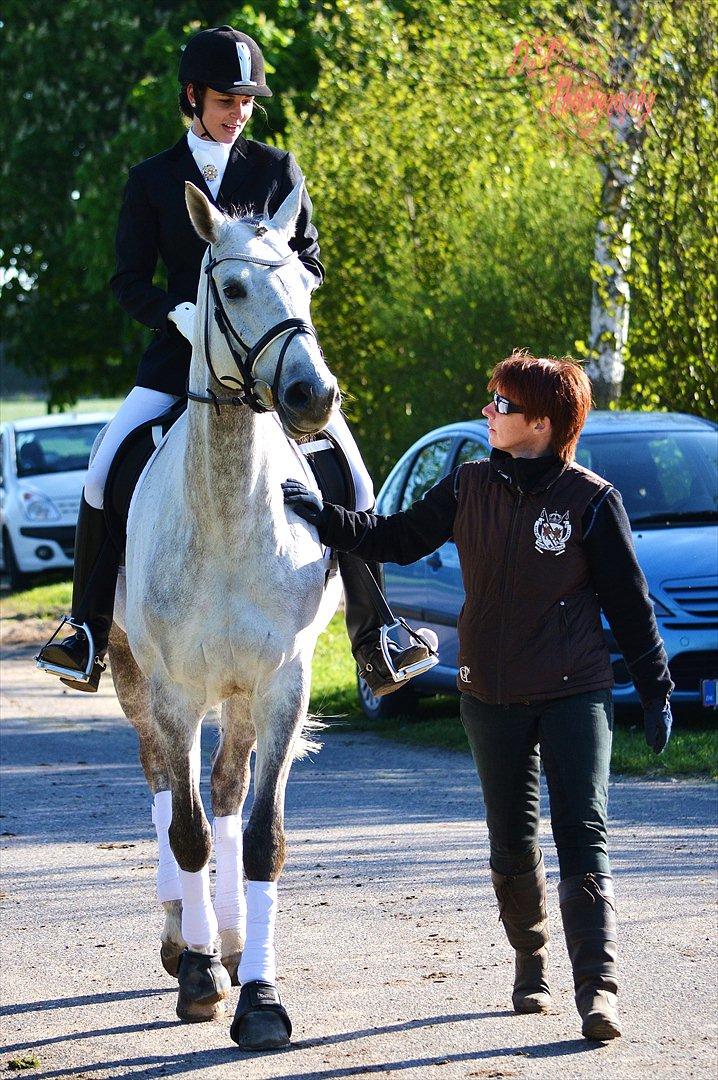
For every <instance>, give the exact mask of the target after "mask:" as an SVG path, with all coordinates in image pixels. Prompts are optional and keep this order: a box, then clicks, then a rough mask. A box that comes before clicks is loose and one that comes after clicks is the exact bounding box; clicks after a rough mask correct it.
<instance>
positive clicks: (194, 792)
mask: <svg viewBox="0 0 718 1080" xmlns="http://www.w3.org/2000/svg"><path fill="white" fill-rule="evenodd" d="M150 708H151V714H152V720H153V724H154V727H155V730H156V732H157V736H158V740H159V742H160V745H161V746H162V749H163V751H164V758H165V761H166V763H167V769H168V772H169V777H170V785H171V791H172V822H171V824H170V828H169V839H170V845H171V847H172V851H173V853H174V856H175V858H176V860H177V864H178V866H179V880H180V886H181V890H182V936H183V938H184V939H185V941H187V943H188V947H187V949H186V950H185V952H183V953H182V956H181V957H180V964H179V971H178V981H179V995H178V998H177V1015H178V1016H179V1018H180V1019H181V1020H185V1021H188V1022H191V1023H196V1022H201V1021H206V1020H215V1019H217V1018H218V1017H220V1016H221V1015H222V1014H223V1012H224V999H225V998H226V997H227V995H228V994H229V990H230V986H231V983H230V978H229V975H228V974H227V972H226V971H225V969H224V968H223V967H222V964H221V961H220V954H219V950H218V949H217V942H216V939H217V936H218V928H217V917H216V915H215V913H214V908H213V907H212V899H211V895H210V887H209V866H208V862H209V857H210V853H211V847H212V845H211V838H210V830H209V825H208V822H207V818H206V817H205V814H204V809H203V807H202V800H201V797H200V793H199V779H200V777H199V768H198V756H199V745H200V736H201V721H202V713H203V708H202V705H201V704H199V703H198V702H195V701H192V700H191V699H190V698H189V697H188V696H187V695H186V694H185V693H184V692H183V691H182V690H181V689H180V688H179V687H177V686H174V685H172V684H168V683H161V682H159V681H157V682H154V681H153V682H152V683H151V684H150Z"/></svg>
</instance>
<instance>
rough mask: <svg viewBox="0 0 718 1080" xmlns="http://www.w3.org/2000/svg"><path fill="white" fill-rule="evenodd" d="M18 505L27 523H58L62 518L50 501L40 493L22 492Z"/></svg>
mask: <svg viewBox="0 0 718 1080" xmlns="http://www.w3.org/2000/svg"><path fill="white" fill-rule="evenodd" d="M20 503H21V505H22V509H23V513H24V515H25V517H26V518H27V519H28V521H58V520H59V519H60V518H61V517H62V514H61V513H60V511H59V510H58V508H57V507H56V506H55V504H54V502H53V501H52V499H49V498H48V497H47V495H43V494H42V492H40V491H23V493H22V495H21V496H20Z"/></svg>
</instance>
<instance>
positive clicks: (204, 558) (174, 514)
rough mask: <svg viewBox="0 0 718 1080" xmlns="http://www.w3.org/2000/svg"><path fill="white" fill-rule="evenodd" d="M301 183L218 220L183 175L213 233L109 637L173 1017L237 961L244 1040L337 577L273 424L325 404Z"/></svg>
mask: <svg viewBox="0 0 718 1080" xmlns="http://www.w3.org/2000/svg"><path fill="white" fill-rule="evenodd" d="M300 198H301V185H298V186H297V187H296V188H295V189H294V190H293V191H292V192H291V194H290V195H289V196H288V197H287V198H286V200H285V201H284V203H283V204H282V206H281V207H280V208H279V210H278V211H277V212H276V214H275V215H274V216H273V217H272V218H271V219H269V218H267V217H266V216H264V217H263V218H256V217H255V218H227V217H225V216H224V215H223V214H221V213H220V212H219V211H218V210H216V209H215V208H214V207H213V206H212V204H211V203H210V202H209V201H208V200H207V199H206V198H205V196H204V195H203V194H202V193H201V192H200V191H199V190H198V189H197V188H195V187H194V186H193V185H192V184H189V183H188V184H187V185H186V199H187V206H188V209H189V213H190V217H191V219H192V222H193V224H194V227H195V229H196V230H197V232H198V234H199V235H200V236H201V237H202V238H203V239H204V240H206V241H207V242H208V244H209V245H210V247H209V248H208V251H207V254H206V256H205V259H204V262H203V266H202V274H201V280H200V285H199V291H198V299H197V309H196V318H195V323H194V340H193V351H192V361H191V367H190V383H189V386H190V401H189V404H188V408H187V411H186V413H185V414H184V415H183V416H182V417H181V419H180V420H179V421H177V423H176V424H175V426H174V427H173V428H172V429H171V431H170V433H169V435H168V436H167V438H166V439H165V441H164V443H163V444H162V445H161V447H160V450H159V451H158V453H157V454H156V455H155V458H154V459H153V461H152V463H151V465H150V466H149V468H148V469H147V470H146V472H145V476H144V479H143V481H142V483H141V486H140V487H139V489H138V491H137V493H136V495H135V498H134V500H133V505H132V507H131V511H130V517H129V522H128V530H127V551H126V565H127V570H126V588H125V587H123V583H122V579H121V580H120V587H119V589H118V602H117V608H116V616H115V625H114V626H113V631H112V634H111V638H110V649H109V653H110V660H111V664H112V673H113V677H114V681H115V687H116V690H117V695H118V698H119V700H120V704H121V705H122V708H123V710H124V712H125V714H126V716H127V718H128V719H129V720H130V722H131V723H132V724H133V726H134V727H135V728H136V730H137V733H138V735H139V743H140V756H141V760H142V765H143V768H144V771H145V775H146V777H147V781H148V784H149V786H150V789H151V790H152V793H153V795H154V797H155V798H154V808H153V818H154V821H155V825H156V828H157V834H158V840H159V850H160V859H159V868H158V896H159V898H160V899H161V900H162V901H163V902H164V907H165V910H166V921H165V928H164V932H163V935H162V960H163V963H164V964H165V967H166V968H167V970H168V971H170V972H171V973H175V971H177V969H178V978H179V998H178V1003H177V1013H178V1015H179V1016H180V1017H181V1018H183V1019H186V1020H208V1019H213V1018H215V1017H216V1016H218V1015H221V1013H222V1011H223V1009H224V1005H223V999H224V998H225V997H226V996H227V993H228V991H229V986H230V975H232V976H233V980H232V981H235V982H236V981H237V975H238V981H239V983H240V984H241V985H242V991H241V995H240V1002H239V1005H238V1007H237V1014H236V1016H235V1020H234V1023H233V1025H232V1032H231V1034H232V1038H233V1039H235V1041H236V1042H238V1043H239V1044H240V1045H241V1046H243V1047H246V1048H252V1049H259V1048H266V1047H273V1046H281V1045H285V1044H286V1043H287V1042H288V1040H289V1035H290V1033H291V1024H290V1022H289V1018H288V1016H287V1014H286V1012H285V1010H284V1007H283V1006H282V1005H281V1003H280V1002H279V997H278V995H277V993H276V989H275V987H274V983H275V960H274V943H273V932H274V920H275V915H276V904H277V901H276V882H277V879H278V877H279V875H280V873H281V870H282V866H283V863H284V857H285V843H284V794H285V787H286V783H287V778H288V775H289V769H290V766H291V763H292V760H293V758H294V757H295V756H297V754H298V753H299V752H301V750H302V747H303V746H304V745H306V744H305V742H304V739H303V734H302V733H303V729H305V728H306V720H307V706H308V701H309V688H310V674H311V662H312V654H313V652H314V648H315V645H316V641H317V637H318V635H319V633H320V632H321V631H322V630H323V629H324V628H325V627H326V625H327V623H328V622H329V619H330V618H331V616H332V614H333V613H334V611H335V610H336V608H337V605H338V601H339V596H340V592H341V582H340V579H339V577H338V575H337V576H330V578H329V581H328V584H327V582H326V577H327V562H326V555H325V552H324V549H323V548H322V546H321V545H320V543H319V540H318V538H317V535H316V533H315V531H314V530H313V529H312V528H311V527H309V526H308V525H307V524H306V523H305V522H304V521H302V520H301V519H300V518H298V517H296V516H295V515H294V514H293V513H292V512H291V511H289V510H288V509H287V508H286V507H285V505H284V502H283V497H282V489H281V482H282V481H283V480H285V479H286V478H287V477H289V476H298V477H301V478H302V480H303V481H304V482H305V483H306V482H307V475H306V473H305V471H304V470H303V468H302V465H301V462H300V456H299V453H298V451H297V450H296V448H295V446H294V445H293V444H291V443H290V442H289V441H288V440H287V438H286V435H285V431H286V432H287V433H288V434H289V435H291V436H294V437H297V436H299V435H301V434H305V433H310V432H314V431H317V430H319V429H321V428H322V427H323V426H324V425H325V424H326V422H327V421H328V420H329V418H330V416H331V414H332V413H333V411H334V410H335V409H337V408H338V405H339V392H338V388H337V384H336V380H335V379H334V377H333V376H332V375H331V373H330V372H329V370H328V368H327V366H326V364H325V363H324V359H323V356H322V353H321V350H320V348H319V346H318V344H317V340H316V335H315V333H314V330H313V328H312V324H311V319H310V312H309V307H310V294H311V286H312V282H313V279H312V275H311V274H309V272H308V271H307V270H306V269H305V268H304V267H303V266H302V263H301V262H300V261H299V259H298V257H297V256H296V254H295V253H294V252H292V251H291V249H290V247H289V240H290V239H291V237H292V236H293V234H294V230H295V223H296V219H297V215H298V213H299V208H300ZM278 420H279V421H281V423H280V422H278ZM283 429H284V430H283ZM309 482H310V483H311V482H312V481H311V480H310V481H309ZM219 703H221V738H220V744H219V748H218V750H217V753H216V755H215V757H214V761H213V766H212V777H211V792H212V811H213V814H214V839H215V845H214V846H215V854H216V859H217V870H216V883H215V884H216V887H215V900H214V905H213V903H212V899H211V896H210V889H209V868H208V860H209V858H210V853H211V848H212V843H211V837H210V827H209V824H208V822H207V818H206V817H205V813H204V810H203V807H202V803H201V800H200V794H199V786H198V783H199V758H198V752H199V738H200V724H201V721H202V717H203V716H204V714H205V713H206V712H207V711H208V710H209V709H210V708H212V707H213V706H215V705H217V704H219ZM252 749H256V766H255V772H254V803H253V806H252V813H251V816H250V818H249V822H248V824H247V828H246V830H245V832H244V840H242V829H241V814H242V804H243V802H244V799H245V797H246V794H247V790H248V787H249V779H250V764H249V762H250V754H251V751H252ZM242 863H243V865H244V873H245V875H246V878H247V896H246V902H245V897H244V889H243V874H242ZM180 905H181V906H180ZM180 918H181V925H180ZM218 935H219V939H221V960H222V961H223V963H220V953H219V952H218V950H217V947H216V942H217V939H218ZM186 946H188V948H187V949H186V948H185V947H186ZM183 950H185V951H183ZM237 964H239V970H238V973H237ZM223 965H224V966H223ZM228 971H229V973H230V974H229V975H228V973H227V972H228Z"/></svg>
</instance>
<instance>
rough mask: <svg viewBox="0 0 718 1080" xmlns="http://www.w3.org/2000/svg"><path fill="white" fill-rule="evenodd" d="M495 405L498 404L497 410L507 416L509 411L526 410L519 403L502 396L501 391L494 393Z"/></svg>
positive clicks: (519, 411)
mask: <svg viewBox="0 0 718 1080" xmlns="http://www.w3.org/2000/svg"><path fill="white" fill-rule="evenodd" d="M494 405H495V406H496V412H499V413H501V415H502V416H506V414H507V413H512V412H514V413H522V412H523V411H524V410H523V409H522V408H521V407H520V406H519V405H514V403H513V401H509V399H508V398H506V397H502V396H501V394H499V393H496V392H495V393H494Z"/></svg>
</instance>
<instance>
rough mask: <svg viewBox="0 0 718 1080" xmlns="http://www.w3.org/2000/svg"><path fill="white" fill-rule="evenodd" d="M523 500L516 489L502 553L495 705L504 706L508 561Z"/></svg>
mask: <svg viewBox="0 0 718 1080" xmlns="http://www.w3.org/2000/svg"><path fill="white" fill-rule="evenodd" d="M523 500H524V493H523V491H521V489H520V488H519V489H517V496H516V505H515V506H514V508H513V511H512V513H511V522H510V525H509V538H508V542H507V544H506V551H505V553H504V569H503V585H502V589H501V617H500V621H499V640H498V645H497V647H496V699H497V704H499V705H503V704H504V703H503V701H502V700H501V692H502V689H503V688H502V685H501V682H502V679H501V672H502V670H503V656H502V653H503V648H504V627H505V625H506V613H507V612H506V609H507V607H508V603H507V595H506V594H507V591H508V588H509V575H508V569H509V559H510V558H511V552H512V550H513V543H514V536H515V534H516V528H517V525H518V520H519V515H520V513H521V511H522V510H523V505H524V503H523ZM512 569H513V567H512Z"/></svg>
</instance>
